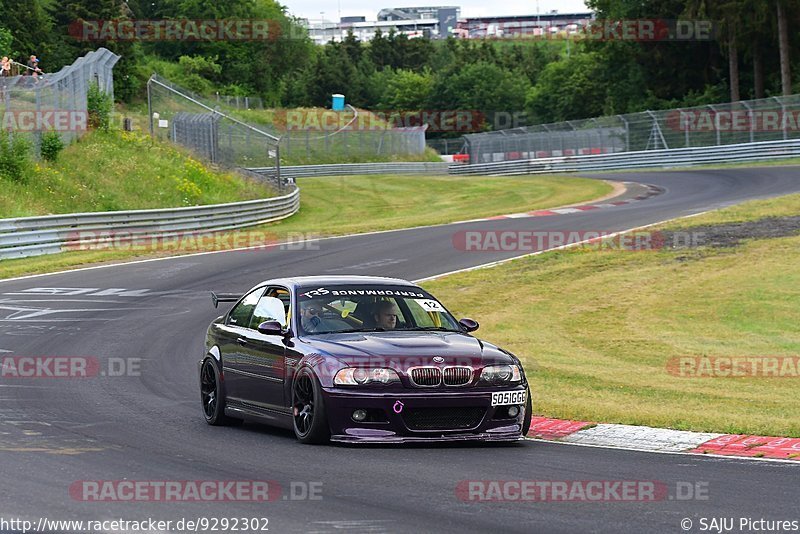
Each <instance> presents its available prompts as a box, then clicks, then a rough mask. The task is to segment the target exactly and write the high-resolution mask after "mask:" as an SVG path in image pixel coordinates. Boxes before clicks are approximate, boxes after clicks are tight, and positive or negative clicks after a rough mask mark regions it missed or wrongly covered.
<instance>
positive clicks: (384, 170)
mask: <svg viewBox="0 0 800 534" xmlns="http://www.w3.org/2000/svg"><path fill="white" fill-rule="evenodd" d="M447 167H448V164H447V163H445V162H441V163H439V162H404V161H400V162H387V163H334V164H327V165H296V166H292V167H286V166H281V177H282V178H284V179H286V178H302V177H304V176H343V175H349V174H447ZM248 170H250V171H254V172H257V173H261V174H268V173H269V172H270V168H269V167H266V168H250V169H248Z"/></svg>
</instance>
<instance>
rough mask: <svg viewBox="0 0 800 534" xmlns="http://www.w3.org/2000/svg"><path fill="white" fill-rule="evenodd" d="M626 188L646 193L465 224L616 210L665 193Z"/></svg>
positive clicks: (647, 188) (655, 189)
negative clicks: (622, 198)
mask: <svg viewBox="0 0 800 534" xmlns="http://www.w3.org/2000/svg"><path fill="white" fill-rule="evenodd" d="M623 183H624V184H625V186H626V187H641V188H643V189H644V191H643V192H642V193H640V194H638V195H636V196H634V197H631V198H627V199H625V200H616V201H614V202H604V203H600V204H584V205H580V206H569V207H565V208H553V209H549V210H535V211H525V212H522V213H510V214H508V215H495V216H493V217H485V218H482V219H471V220H469V221H464V222H478V221H496V220H499V219H524V218H527V217H550V216H553V215H567V214H569V213H581V212H584V211H591V210H598V209H607V208H616V207H619V206H624V205H626V204H631V203H633V202H638V201H640V200H645V199H648V198H650V197H654V196H656V195H660V194H661V193H663V192H664V190H663V189H662V188H660V187H657V186H655V185H650V184H639V183H634V182H623Z"/></svg>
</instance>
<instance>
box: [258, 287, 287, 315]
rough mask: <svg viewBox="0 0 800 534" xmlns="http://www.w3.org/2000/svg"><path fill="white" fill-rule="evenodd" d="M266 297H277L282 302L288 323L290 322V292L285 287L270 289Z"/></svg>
mask: <svg viewBox="0 0 800 534" xmlns="http://www.w3.org/2000/svg"><path fill="white" fill-rule="evenodd" d="M264 295H265V296H267V297H275V298H277V299H280V301H281V302H282V303H283V308H284V312H285V314H286V318H287V322H288V318H289V303H290V302H291V297H290V295H289V290H288V289H286V288H285V287H270V288H269V289H267V291H266V292H265V293H264Z"/></svg>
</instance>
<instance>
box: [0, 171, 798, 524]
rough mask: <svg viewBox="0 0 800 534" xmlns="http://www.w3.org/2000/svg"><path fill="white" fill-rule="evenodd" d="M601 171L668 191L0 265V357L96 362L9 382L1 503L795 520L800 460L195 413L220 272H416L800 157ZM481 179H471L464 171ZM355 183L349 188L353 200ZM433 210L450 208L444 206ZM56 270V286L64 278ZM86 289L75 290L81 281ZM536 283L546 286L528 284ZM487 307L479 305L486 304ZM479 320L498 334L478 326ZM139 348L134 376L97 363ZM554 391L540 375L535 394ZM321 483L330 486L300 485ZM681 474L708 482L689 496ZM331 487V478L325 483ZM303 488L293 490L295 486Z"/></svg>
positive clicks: (733, 198) (725, 200) (82, 508)
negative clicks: (73, 264) (575, 494)
mask: <svg viewBox="0 0 800 534" xmlns="http://www.w3.org/2000/svg"><path fill="white" fill-rule="evenodd" d="M603 178H611V179H619V180H624V181H635V182H641V183H646V184H655V185H657V186H660V187H663V188H665V192H664V193H662V194H660V195H658V196H655V197H652V198H650V199H647V200H643V201H639V202H634V203H631V204H628V205H625V206H619V207H616V208H610V209H601V210H594V211H587V212H582V213H574V214H569V215H561V216H555V217H541V218H527V219H503V220H494V221H483V222H473V223H464V224H460V225H448V226H435V227H428V228H420V229H411V230H403V231H395V232H390V233H379V234H372V235H362V236H354V237H347V238H339V239H328V240H322V241H320V242H318V244H317V246H315V247H307V248H314V249H312V250H308V249H306V250H278V249H269V250H257V251H240V252H229V253H215V254H205V255H195V256H188V257H180V258H175V259H168V260H160V261H152V262H141V263H134V264H129V265H119V266H113V267H108V268H101V269H93V270H84V271H77V272H73V273H63V274H55V275H48V276H41V277H33V278H27V279H21V280H12V281H7V282H2V283H0V358H2V357H4V356H87V357H91V358H96V359H97V362H98V363H99V369H100V373H99V374H98V376H96V377H94V378H84V379H74V378H72V379H70V378H42V379H32V378H28V379H24V378H19V379H3V380H2V382H0V475H1V476H2V481H3V485H2V488H3V491H2V497H0V499H1V501H0V502H2V506H1V507H0V517H3V518H6V519H8V518H12V517H15V518H27V519H32V520H34V521H35V520H37V519H38V518H40V517H46V518H48V519H84V520H89V519H91V520H100V519H119V518H121V519H128V520H134V519H136V520H142V519H146V518H148V517H152V518H155V519H161V520H169V519H171V520H178V519H180V518H189V519H197V518H198V517H217V518H221V517H244V518H256V517H266V518H268V519H269V529H270V531H272V532H300V531H305V532H420V531H434V530H435V531H440V532H450V531H452V532H487V531H495V532H512V531H518V532H590V531H597V532H608V531H619V532H681V520H682V519H683V518H690V519H692V520H693V521H694V523H695V525H694V528H693V530H692V531H693V532H699V531H700V530H699V528H698V527H699V524H698V521H699V519H700V518H702V517H708V518H711V517H734V518H739V517H752V518H755V519H759V518H767V519H789V520H792V519H794V520H796V519H799V518H798V516H797V508H796V502H797V501H796V495H797V493H796V492H797V487H798V482H799V481H800V470H799V469H800V467H798V466H796V465H790V464H787V463H774V462H764V461H748V460H736V459H719V458H716V459H715V458H708V457H695V456H687V455H672V454H651V453H643V452H632V451H622V450H613V449H601V448H589V447H578V446H571V445H559V444H552V443H543V442H533V441H525V442H521V443H519V444H514V445H510V446H470V445H459V446H435V447H419V446H416V447H409V446H403V447H394V446H391V447H369V448H362V447H344V446H330V447H318V446H302V445H300V444H298V443H296V442H295V439H294V436H293V435H292V434H291V433H289V432H286V431H282V430H276V429H272V428H269V427H265V426H260V425H255V424H246V425H244V426H243V427H240V428H212V427H209V426H207V425H206V424H205V422H204V421H203V417H202V414H201V408H200V399H199V387H198V371H197V361H198V360H199V359H200V358H201V357H202V355H203V336H204V333H205V329H206V327H207V325H208V323H209V322H210V321H211V320H212V319H213V318H214V317H215V316H216V315H218V310H215V309H214V308H213V307H212V305H211V299H210V298H209V290H212V289H213V290H219V291H225V292H236V291H244V290H245V289H247V288H249V287H251V286H252V285H254V284H255V283H256V282H258V281H260V280H262V279H266V278H270V277H274V276H282V275H305V274H345V273H348V274H371V275H384V276H398V277H402V278H407V279H412V280H413V279H420V278H424V277H428V276H431V275H434V274H437V273H444V272H448V271H453V270H456V269H462V268H467V267H470V266H474V265H478V264H483V263H487V262H490V261H495V260H498V259H502V258H504V257H508V256H513V255H516V254H517V253H500V252H497V253H494V252H464V251H459V250H456V249H455V247H454V246H453V244H452V236H453V234H454V233H455V232H457V231H459V230H466V229H478V230H501V229H518V230H534V229H535V230H602V231H615V230H622V229H627V228H632V227H637V226H641V225H645V224H649V223H653V222H656V221H660V220H664V219H668V218H673V217H680V216H685V215H690V214H693V213H699V212H702V211H706V210H709V209H714V208H719V207H723V206H726V205H730V204H734V203H737V202H741V201H744V200H747V199H753V198H764V197H770V196H775V195H781V194H787V193H791V192H798V191H800V168H797V167H765V168H762V169H744V168H738V169H726V170H716V171H691V170H690V171H680V172H678V171H674V172H653V173H635V174H634V173H622V174H618V175H604V176H603ZM465 179H472V178H465ZM345 201H346V199H344V200H341V202H345ZM430 209H436V207H435V206H430ZM42 288H62V289H60V290H58V291H53V290H52V289H50V290H46V289H42ZM68 288H72V289H68ZM531 291H535V288H531ZM476 319H478V320H480V317H476ZM478 334H479V335H481V337H485V338H487V339H489V340H491V339H492V333H491V332H488V331H484V330H481V331H479V332H478ZM131 358H141V362H139V363H140V367H141V372H140V376H135V375H136V373H133V372H131V373H127V374H128V376H102V374H114V373H110V372H109V373H107V371H108V370H115V369H117V368H118V367H119V365H118V364H119V363H120V362H128V364H130V362H132V361H133V362H135V360H130V359H131ZM546 394H547V392H543V391H534V392H533V399H534V411H535V403H536V397H537V396H543V395H546ZM123 479H127V480H139V481H142V480H148V481H174V480H179V481H180V480H225V481H232V480H270V481H276V482H278V483H279V484H280V485H281V487H282V494H281V495H280V496H279V498H278V499H277V500H275V501H273V502H265V503H253V502H241V501H237V502H219V503H208V502H200V503H198V502H180V503H175V502H141V501H137V502H92V501H86V500H80V499H76V498H75V495H72V496H71V494H70V486H71V485H73V483H76V482H78V481H83V480H95V481H97V480H115V481H116V480H123ZM520 479H524V480H550V481H559V480H585V481H588V480H594V481H603V480H640V481H657V482H659V483H662V484H665V485H666V487H668V488H669V489H670V495H669V497H665V498H664V499H663V500H659V501H657V502H594V503H575V502H539V503H533V502H472V501H465V500H462V499H460V498H459V497H458V495H457V493H456V487H457V485H458V484H459V482H462V481H469V480H501V481H502V480H520ZM319 482H321V483H322V490H321V496H322V498H321V499H316V500H308V499H303V498H302V497H303V493H304V488H305V487H306V486H304V484H306V483H314V484H317V483H319ZM679 483H681V484H683V486H682V487H686V485H687V484H689V485H693V487H698V486H696V484H699V485H700V486H699V487H704V488H707V493H708V495H707V499H692V500H680V499H677V498H676V497H678V496H679V495H678V494H677V493H676V491H677V490H676V488H677V487H678V485H679ZM317 487H318V486H317ZM292 492H294V495H292Z"/></svg>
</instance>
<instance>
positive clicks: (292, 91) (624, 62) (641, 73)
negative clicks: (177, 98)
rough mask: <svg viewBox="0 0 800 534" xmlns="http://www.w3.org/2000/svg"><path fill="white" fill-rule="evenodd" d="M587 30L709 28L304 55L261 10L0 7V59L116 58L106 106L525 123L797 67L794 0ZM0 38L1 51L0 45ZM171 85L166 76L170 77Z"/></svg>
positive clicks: (182, 4)
mask: <svg viewBox="0 0 800 534" xmlns="http://www.w3.org/2000/svg"><path fill="white" fill-rule="evenodd" d="M587 5H588V7H589V8H590V9H592V10H593V11H595V12H596V17H597V19H599V20H635V19H664V20H676V19H687V20H711V21H713V22H714V35H713V38H711V39H708V40H691V41H669V40H657V41H647V40H644V41H642V40H625V39H603V40H595V39H581V40H574V41H566V40H546V41H544V40H533V39H528V40H523V39H516V40H515V39H495V40H489V39H486V40H458V39H454V38H448V39H443V40H435V41H434V40H429V39H425V38H412V39H410V38H407V37H406V36H404V35H398V34H394V33H389V34H381V33H378V34H376V35H375V37H374V38H373V39H372V40H370V41H368V42H360V41H359V40H358V39H356V38H355V37H354V36H352V35H349V36H348V37H347V38H345V39H344V40H343V41H342V42H330V43H327V44H325V45H324V46H316V45H314V44H313V43H312V42H311V40H310V39H309V38H308V37H307V36H306V35H305V34H304V32H303V30H302V29H301V28H300V25H299V21H297V20H296V19H294V18H292V17H291V16H290V15H289V14H288V12H287V10H286V8H285V7H283V6H281V5H280V4H278V3H277V2H275V1H274V0H226V2H215V1H213V0H164V1H160V2H158V3H154V2H150V1H147V0H128V1H127V2H121V1H120V0H80V1H76V0H0V8H2V10H3V12H4V13H7V14H13V15H12V16H6V17H4V20H3V21H2V22H1V23H0V26H4V27H5V29H6V30H8V31H7V35H8V36H10V37H8V38H7V39H4V38H3V37H2V36H3V32H2V29H0V46H4V47H6V50H5V51H3V52H2V53H3V54H4V55H9V54H10V55H15V54H17V55H19V56H20V57H23V56H26V55H28V54H31V53H36V54H37V55H39V57H40V58H41V60H42V66H43V68H45V70H49V71H54V70H57V68H59V67H60V66H62V65H65V64H68V63H71V62H72V61H73V60H74V59H75V57H77V56H79V55H81V54H83V53H85V52H87V51H88V50H90V49H93V48H96V47H97V46H106V47H107V48H109V49H111V50H113V51H115V52H117V53H119V54H121V55H122V56H123V59H122V60H121V61H120V63H118V66H117V67H115V92H116V96H117V98H119V99H122V100H126V101H130V100H136V99H141V98H142V96H143V90H144V84H145V82H146V80H147V78H148V77H149V75H150V74H151V73H152V71H153V70H167V72H166V73H165V74H167V75H168V76H169V77H170V78H173V79H174V81H175V82H176V83H179V84H185V85H188V86H189V88H190V89H192V90H195V91H198V92H201V93H210V92H220V93H222V94H239V95H251V96H261V97H262V98H263V99H264V101H265V102H266V103H267V104H268V105H270V106H275V107H278V106H282V107H309V106H329V105H330V95H331V94H332V93H343V94H345V95H346V96H347V99H348V101H349V102H350V103H351V104H353V105H355V106H357V107H361V108H367V109H376V110H409V111H414V110H464V109H466V110H479V111H482V112H485V113H491V112H494V111H504V112H518V111H521V112H525V115H526V117H527V119H526V120H527V121H528V123H530V124H535V123H542V122H554V121H561V120H571V119H578V118H586V117H593V116H599V115H604V114H617V113H628V112H634V111H641V110H645V109H653V110H654V109H664V108H669V107H681V106H692V105H700V104H706V103H717V102H724V101H726V100H731V101H736V100H740V99H749V98H761V97H765V96H774V95H781V94H791V92H792V88H793V85H794V84H793V80H794V79H796V78H797V73H798V71H800V65H798V61H800V60H798V58H800V50H798V48H799V47H800V37H798V32H796V31H792V30H793V29H794V28H797V26H798V23H800V9H799V8H800V0H587ZM120 18H129V19H149V20H154V19H170V18H172V19H181V18H184V19H269V20H271V21H274V23H275V24H276V25H277V26H278V27H279V28H280V29H281V31H280V32H279V33H278V34H276V35H277V37H276V38H275V39H268V40H262V41H214V42H205V41H160V42H131V41H114V42H102V41H90V42H87V41H80V40H76V39H75V38H74V37H72V36H70V30H69V27H70V24H73V23H74V22H75V21H76V20H80V19H84V20H110V19H120ZM4 41H8V42H4ZM176 78H177V79H176Z"/></svg>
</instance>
